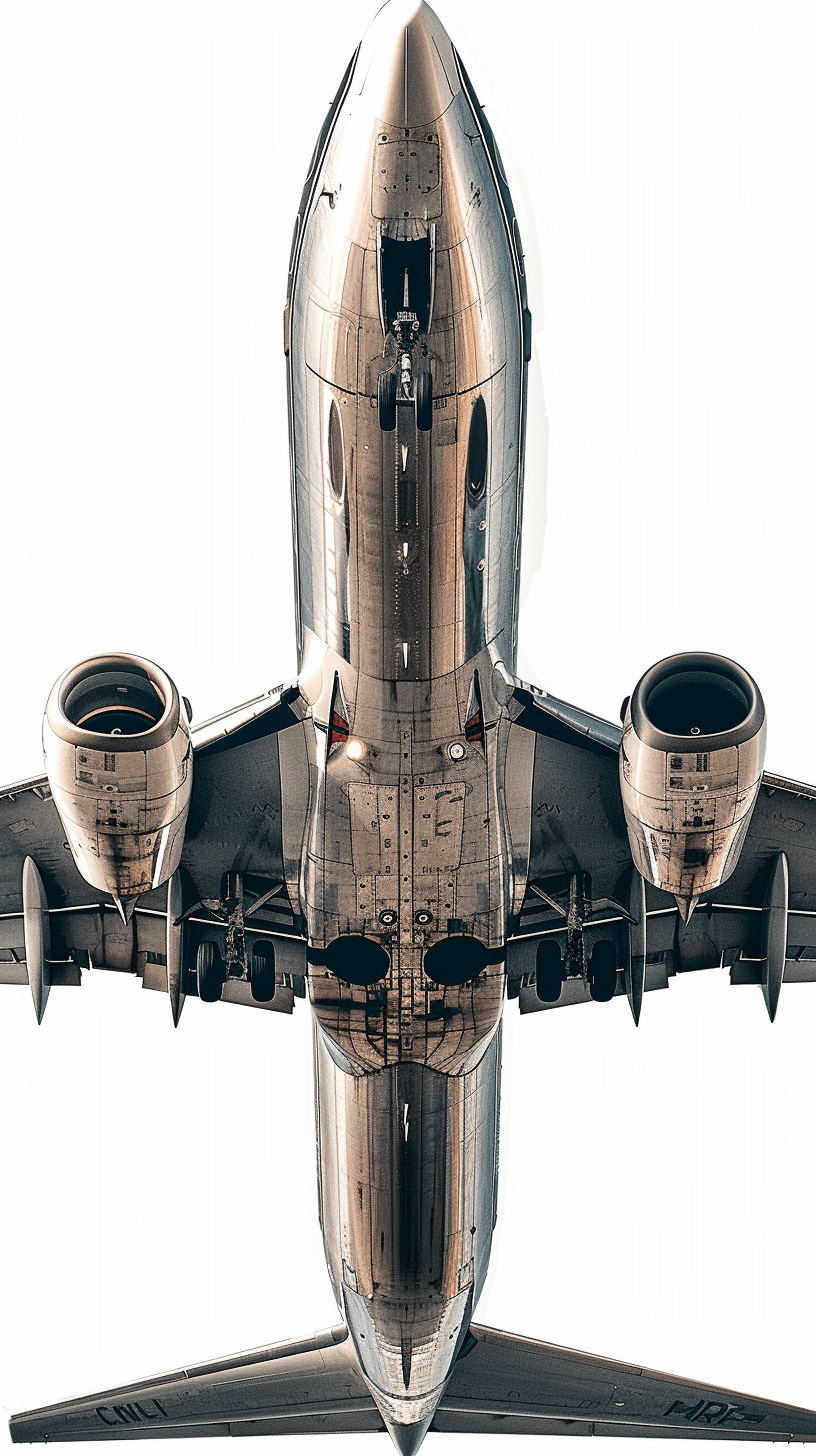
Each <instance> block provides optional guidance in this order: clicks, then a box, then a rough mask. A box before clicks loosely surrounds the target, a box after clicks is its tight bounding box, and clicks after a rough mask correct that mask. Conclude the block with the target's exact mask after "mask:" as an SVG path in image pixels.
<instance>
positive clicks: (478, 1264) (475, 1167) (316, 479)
mask: <svg viewBox="0 0 816 1456" xmlns="http://www.w3.org/2000/svg"><path fill="white" fill-rule="evenodd" d="M499 167H500V163H499V162H498V154H497V152H496V151H495V146H494V144H493V142H492V137H491V138H489V139H488V137H487V133H486V123H485V122H484V117H483V115H482V113H481V111H480V109H479V108H478V107H477V106H476V105H475V104H474V101H473V98H472V96H471V94H470V92H469V88H468V83H467V79H466V76H465V74H464V72H463V70H462V67H461V63H460V61H459V58H458V56H457V54H456V52H455V51H454V49H453V47H452V45H451V42H450V39H449V37H448V36H447V34H446V32H445V30H444V28H443V27H442V25H441V24H440V22H439V20H438V19H437V17H436V16H435V15H434V13H433V11H431V10H430V9H429V7H428V6H427V5H424V4H416V3H414V4H407V5H406V4H400V3H392V4H389V5H386V6H385V7H384V8H383V9H382V10H381V11H380V13H379V15H378V16H377V18H376V19H375V21H374V23H373V24H372V26H371V28H370V30H369V31H368V32H367V34H366V36H365V38H364V40H363V42H362V45H361V47H360V49H359V51H358V53H357V55H356V57H355V59H354V60H353V62H352V66H351V68H350V71H349V73H348V74H347V76H346V79H345V81H344V83H343V86H341V90H340V92H339V94H338V98H337V100H336V101H335V104H334V107H333V109H332V111H331V112H330V115H329V120H328V130H327V131H324V134H323V136H322V139H321V141H319V142H318V147H317V149H316V153H315V158H314V160H313V164H312V171H311V173H310V176H309V179H308V181H307V185H306V188H305V190H304V194H303V200H302V203H301V211H300V215H299V217H298V219H297V223H296V227H295V235H294V239H293V248H292V261H291V274H290V290H289V300H288V303H287V310H286V317H285V341H286V348H287V351H288V364H289V370H288V377H289V399H290V432H291V459H292V488H293V502H294V515H295V559H296V563H297V573H298V576H297V581H298V612H299V621H300V654H301V658H300V660H301V670H300V678H299V683H300V689H301V693H302V695H303V697H304V699H305V701H306V703H307V704H308V705H309V710H310V712H309V715H308V717H307V720H306V722H305V723H304V732H305V745H306V751H307V753H308V756H309V759H310V765H311V795H310V803H309V809H308V815H307V822H306V833H305V839H304V852H303V857H302V862H301V873H300V879H299V884H298V886H297V891H296V895H297V898H298V908H299V911H300V913H301V914H302V915H303V916H304V919H305V922H306V925H307V928H308V936H309V945H310V952H309V955H310V960H311V962H312V964H311V967H310V975H309V994H310V998H311V1003H312V1008H313V1011H314V1013H315V1016H316V1019H317V1024H318V1029H317V1031H316V1066H317V1077H318V1082H317V1114H318V1133H319V1146H320V1174H321V1200H322V1209H323V1215H322V1224H323V1233H324V1240H325V1246H326V1255H327V1259H328V1261H329V1266H330V1269H331V1272H332V1278H333V1282H334V1285H335V1290H336V1293H337V1296H338V1302H339V1303H340V1305H341V1308H343V1309H344V1310H345V1311H346V1314H347V1318H348V1323H349V1330H350V1333H351V1336H352V1339H353V1340H354V1343H355V1346H356V1349H357V1353H358V1356H359V1358H360V1361H361V1364H362V1367H363V1370H364V1372H365V1375H366V1378H367V1380H368V1382H369V1385H370V1388H371V1390H372V1394H373V1395H374V1397H375V1399H376V1400H377V1403H378V1405H379V1407H380V1410H381V1411H382V1412H383V1415H384V1417H385V1418H386V1420H387V1421H388V1422H389V1424H392V1423H396V1424H397V1431H398V1433H399V1432H400V1431H401V1432H402V1435H401V1436H400V1441H401V1443H404V1438H405V1429H404V1428H405V1427H406V1426H411V1427H412V1428H413V1429H414V1432H415V1437H413V1438H412V1439H418V1438H420V1437H421V1434H422V1431H423V1430H424V1424H425V1423H426V1422H427V1420H429V1419H430V1418H431V1416H432V1414H433V1410H434V1408H435V1406H436V1403H437V1401H438V1399H439V1396H440V1395H441V1393H442V1390H443V1388H444V1383H445V1380H446V1378H447V1375H448V1373H449V1371H450V1368H451V1365H452V1361H453V1359H454V1356H455V1353H456V1351H457V1348H458V1342H459V1340H460V1339H461V1338H462V1337H463V1335H464V1332H465V1330H466V1328H467V1323H468V1318H469V1310H470V1307H471V1305H472V1301H473V1299H474V1298H475V1296H476V1295H477V1294H478V1290H479V1288H480V1287H481V1282H482V1280H483V1278H484V1273H485V1270H486V1265H487V1257H488V1253H489V1248H490V1236H491V1232H492V1226H493V1217H494V1208H495V1179H496V1151H497V1131H498V1100H499V1045H500V1036H499V1023H500V1017H501V1009H502V1002H503V997H504V965H503V962H504V954H505V944H506V938H507V924H508V916H509V915H510V913H511V911H512V906H513V903H514V897H515V898H517V899H519V902H520V899H521V898H523V885H521V884H519V883H518V880H517V874H518V875H520V876H521V879H522V880H523V877H524V872H525V859H524V853H523V851H522V852H521V853H518V852H516V853H515V854H514V848H513V842H512V837H511V830H510V824H509V820H508V815H507V811H506V805H505V801H504V796H503V777H504V760H505V755H506V751H507V743H508V735H509V727H510V725H509V721H508V719H507V717H506V714H505V713H504V712H503V703H504V702H505V701H506V692H505V685H506V682H507V681H508V680H509V679H510V675H511V674H512V672H513V668H514V663H515V650H516V646H515V643H516V613H517V601H518V568H519V542H520V534H519V533H520V525H521V489H522V459H523V443H524V396H525V380H526V361H525V341H524V323H525V308H526V300H525V295H524V283H523V264H522V260H521V251H520V244H519V241H518V229H517V226H516V225H515V222H514V218H513V215H512V204H511V203H510V199H509V194H508V193H507V190H506V184H505V183H504V181H503V178H501V177H500V175H499V171H498V169H499ZM497 663H502V664H503V672H499V674H498V676H496V674H495V669H496V664H497ZM494 677H495V681H496V683H497V686H498V690H499V692H500V696H499V697H498V698H497V697H496V696H495V692H494ZM309 719H311V721H309ZM524 834H525V835H527V837H528V831H527V826H526V825H525V830H524ZM468 957H471V959H470V960H469V959H468ZM395 1439H396V1437H395Z"/></svg>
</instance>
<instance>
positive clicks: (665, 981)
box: [508, 689, 816, 1019]
mask: <svg viewBox="0 0 816 1456" xmlns="http://www.w3.org/2000/svg"><path fill="white" fill-rule="evenodd" d="M514 707H515V713H514V717H515V721H514V723H513V727H512V729H511V735H515V746H514V743H513V741H512V738H511V748H510V750H509V752H508V765H509V764H510V763H511V762H512V760H513V754H514V751H515V754H516V758H517V760H518V762H519V764H520V765H521V766H522V767H521V773H520V774H519V773H518V771H517V778H520V782H517V783H515V784H514V785H513V789H512V793H513V796H514V798H515V801H516V803H517V806H518V807H517V816H518V819H519V822H521V812H522V806H523V804H524V803H525V802H526V803H527V805H528V806H529V805H531V806H532V808H531V812H530V810H529V809H528V814H529V830H528V834H529V878H528V881H527V887H526V894H525V898H524V901H523V903H522V905H521V906H520V908H519V916H518V923H517V930H516V934H515V936H514V938H513V939H511V941H510V944H509V946H508V976H509V994H510V995H511V996H518V997H519V1003H520V1009H521V1011H522V1012H529V1011H540V1010H546V1009H550V1008H552V1007H555V1006H558V1007H562V1006H566V1005H574V1004H576V1003H578V1002H583V1001H588V1000H589V999H590V992H589V988H588V985H587V982H586V980H585V979H584V978H582V977H572V978H570V979H567V980H566V981H565V982H564V988H563V992H562V995H561V997H560V998H559V1000H558V1001H555V1002H553V1001H543V1000H541V999H539V997H538V995H537V991H536V964H537V956H538V948H539V946H540V945H541V944H542V942H543V941H544V940H548V939H553V938H555V939H556V940H557V941H558V943H559V945H560V946H561V947H562V950H563V948H564V947H565V942H566V921H567V908H568V894H569V887H570V883H571V881H572V879H573V877H580V885H581V889H582V891H583V890H584V889H586V892H587V900H588V906H587V910H588V913H587V915H586V918H585V920H584V925H583V934H584V940H585V950H586V956H587V958H588V957H589V956H590V954H591V951H592V948H593V946H594V945H595V944H596V943H597V942H598V941H600V940H607V941H611V942H612V943H613V944H614V946H615V950H616V956H617V965H618V968H619V975H618V985H617V991H616V994H618V995H623V994H628V995H629V998H630V1002H632V1003H633V1004H632V1009H633V1012H634V1013H635V1015H636V1019H637V1016H638V1015H639V1012H640V1002H639V999H638V995H636V994H633V990H634V991H635V992H638V994H639V995H642V993H643V991H650V990H658V989H662V988H665V987H667V986H668V985H669V979H670V977H672V976H674V975H676V974H677V973H678V972H683V971H696V970H705V969H711V968H714V967H719V966H727V967H728V968H729V969H730V973H731V983H732V985H758V986H761V987H762V989H763V994H764V996H765V1000H766V1005H767V1007H768V1011H769V1013H770V1014H771V1018H772V1019H773V1016H774V1015H775V1012H776V1004H777V999H778V996H779V990H780V986H781V984H782V983H783V982H785V983H788V982H803V981H816V788H813V787H811V786H810V785H807V784H800V783H795V782H793V781H792V780H789V779H785V778H781V777H779V776H778V775H775V774H770V773H766V774H764V775H763V779H762V787H761V789H760V792H759V796H758V798H757V802H756V805H755V808H754V811H753V815H752V818H751V822H750V826H749V829H748V834H747V837H746V840H745V844H744V846H743V849H742V853H741V855H740V858H739V860H738V862H737V866H736V868H735V870H734V872H733V873H732V874H731V875H730V876H729V878H728V879H727V880H726V881H725V882H724V883H723V884H722V885H721V886H720V887H719V888H718V889H717V890H715V891H714V892H712V893H710V894H706V895H705V896H703V898H702V899H701V901H700V903H699V904H698V906H697V909H696V910H695V911H694V914H693V915H692V917H691V920H690V921H689V923H688V925H684V924H683V921H682V920H681V918H680V915H679V913H678V910H677V906H676V903H675V901H674V899H673V898H672V897H671V896H670V895H667V894H665V893H663V892H662V891H660V890H656V889H654V888H653V886H651V885H644V884H643V882H642V881H641V879H640V877H639V876H638V875H637V873H636V871H635V870H634V866H633V863H632V857H631V853H630V849H629V842H628V838H627V834H626V826H625V822H624V817H623V808H622V804H621V796H620V788H619V782H618V744H619V742H620V736H621V734H620V729H619V728H618V727H616V725H615V724H612V723H607V722H605V721H604V720H602V719H599V718H595V717H593V715H592V714H590V713H586V712H584V711H582V710H581V709H578V708H574V707H572V706H571V705H570V704H567V703H561V702H559V701H558V700H557V699H553V698H546V697H543V696H541V695H538V694H536V693H533V692H531V691H529V690H523V689H519V690H517V692H516V703H515V705H514ZM519 735H523V739H520V738H519ZM531 739H532V748H531V747H530V740H531ZM769 946H770V947H771V949H770V951H769Z"/></svg>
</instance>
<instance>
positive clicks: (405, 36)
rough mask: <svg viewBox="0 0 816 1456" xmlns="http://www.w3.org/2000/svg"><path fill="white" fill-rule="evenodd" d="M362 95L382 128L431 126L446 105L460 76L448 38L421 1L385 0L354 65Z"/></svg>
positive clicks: (364, 38) (457, 87)
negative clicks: (360, 84)
mask: <svg viewBox="0 0 816 1456" xmlns="http://www.w3.org/2000/svg"><path fill="white" fill-rule="evenodd" d="M357 71H358V74H359V75H362V76H363V77H364V80H363V84H362V87H361V89H360V94H361V97H362V98H363V100H364V103H365V104H366V105H367V107H370V109H371V112H372V114H373V115H374V116H375V117H376V118H377V119H378V121H382V122H383V123H384V124H385V125H386V126H392V127H394V126H401V127H408V128H413V127H422V126H429V125H430V124H431V123H432V122H434V121H436V120H437V118H438V117H440V116H441V115H442V113H443V111H446V110H447V108H448V107H449V106H450V103H451V101H452V100H453V98H454V96H455V95H456V94H457V92H458V91H459V89H460V88H459V78H458V75H457V72H456V62H455V60H454V56H453V47H452V45H451V42H450V37H449V36H448V33H447V31H446V30H445V27H444V25H443V24H442V22H441V21H440V19H439V17H438V16H437V15H435V14H434V12H433V10H432V9H431V7H430V5H426V4H425V0H389V3H388V4H387V5H384V6H383V8H382V10H380V11H379V13H378V14H377V15H376V16H375V18H374V20H373V21H372V23H371V25H370V26H369V28H368V30H367V31H366V34H365V36H364V37H363V43H362V47H361V53H360V57H359V60H358V63H357Z"/></svg>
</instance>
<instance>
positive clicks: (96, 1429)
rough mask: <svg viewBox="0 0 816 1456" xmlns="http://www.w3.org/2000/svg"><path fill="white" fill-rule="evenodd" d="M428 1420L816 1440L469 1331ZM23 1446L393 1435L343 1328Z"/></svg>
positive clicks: (513, 1340)
mask: <svg viewBox="0 0 816 1456" xmlns="http://www.w3.org/2000/svg"><path fill="white" fill-rule="evenodd" d="M463 1350H464V1351H465V1352H466V1353H464V1354H463V1355H462V1356H460V1359H459V1360H458V1362H457V1364H456V1365H455V1366H454V1370H453V1373H452V1375H451V1377H450V1380H449V1382H448V1387H447V1390H446V1393H445V1395H444V1396H443V1397H442V1400H441V1401H440V1404H439V1406H438V1408H437V1411H436V1415H435V1416H434V1419H433V1422H432V1425H431V1427H430V1429H431V1430H433V1431H453V1432H460V1433H467V1434H488V1433H497V1434H502V1435H558V1436H570V1435H572V1436H651V1437H668V1438H672V1437H681V1438H686V1439H688V1438H698V1439H699V1438H702V1439H706V1438H708V1439H723V1440H732V1441H733V1440H744V1441H814V1440H816V1412H813V1411H808V1410H802V1409H799V1408H798V1407H796V1406H786V1405H780V1404H778V1403H776V1402H773V1401H767V1400H759V1399H756V1398H754V1397H753V1396H748V1395H742V1394H739V1393H738V1392H736V1391H728V1390H721V1389H719V1388H718V1387H717V1386H711V1385H702V1384H700V1383H699V1382H698V1381H693V1380H682V1379H679V1378H678V1377H677V1376H673V1375H665V1374H662V1373H661V1372H659V1371H656V1370H646V1369H643V1368H642V1367H640V1366H635V1365H627V1364H622V1363H620V1362H618V1361H613V1360H605V1359H602V1358H600V1357H599V1356H596V1355H587V1354H584V1353H583V1352H581V1351H578V1350H568V1349H564V1348H563V1347H561V1346H559V1345H550V1344H546V1343H544V1342H543V1341H538V1340H526V1339H522V1338H521V1337H520V1336H517V1335H508V1334H504V1333H503V1332H502V1331H500V1330H493V1329H489V1328H488V1327H487V1326H484V1325H476V1324H474V1325H471V1330H470V1338H469V1339H468V1340H467V1341H466V1343H465V1345H464V1347H463ZM10 1429H11V1437H12V1440H13V1441H15V1442H39V1441H89V1440H101V1441H106V1440H128V1439H139V1440H140V1439H144V1438H146V1437H156V1438H160V1437H174V1436H177V1437H178V1436H228V1435H229V1436H252V1435H257V1436H271V1435H295V1434H305V1433H313V1434H317V1433H319V1432H324V1433H325V1434H334V1433H338V1432H360V1433H362V1432H365V1431H384V1430H385V1426H384V1425H383V1421H382V1418H381V1416H380V1413H379V1411H378V1410H377V1407H376V1405H375V1404H374V1401H373V1400H372V1398H371V1395H370V1394H369V1392H368V1389H367V1387H366V1385H365V1382H364V1380H363V1378H362V1376H361V1374H360V1368H359V1365H358V1363H357V1359H356V1356H355V1353H354V1349H353V1346H352V1344H351V1341H350V1340H349V1338H348V1331H347V1329H346V1328H345V1326H343V1325H340V1326H338V1327H337V1328H335V1329H332V1330H326V1331H324V1332H323V1333H321V1334H317V1335H314V1336H313V1337H312V1338H310V1339H305V1340H299V1341H295V1342H291V1343H287V1344H281V1345H275V1346H272V1347H270V1348H268V1349H262V1350H253V1351H250V1352H249V1353H247V1354H244V1355H236V1356H233V1357H231V1358H229V1359H226V1360H222V1361H215V1362H213V1363H211V1364H207V1365H199V1366H194V1367H190V1368H189V1369H186V1370H179V1371H174V1372H173V1373H172V1374H169V1375H163V1376H157V1377H155V1378H154V1379H152V1380H142V1381H137V1382H134V1383H133V1384H131V1385H126V1386H122V1387H121V1388H119V1389H116V1390H106V1391H101V1392H99V1393H97V1394H96V1395H92V1396H86V1397H85V1398H84V1399H82V1400H74V1401H65V1402H64V1403H62V1404H60V1405H52V1406H47V1407H45V1408H43V1409H42V1410H36V1411H27V1412H25V1413H23V1414H21V1415H16V1416H12V1418H11V1422H10Z"/></svg>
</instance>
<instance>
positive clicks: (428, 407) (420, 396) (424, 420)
mask: <svg viewBox="0 0 816 1456" xmlns="http://www.w3.org/2000/svg"><path fill="white" fill-rule="evenodd" d="M416 421H417V429H418V430H429V429H430V428H431V425H432V424H433V383H432V380H431V376H430V374H429V373H428V371H427V369H426V370H424V371H423V373H422V374H420V375H419V377H418V379H417V382H416Z"/></svg>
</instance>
